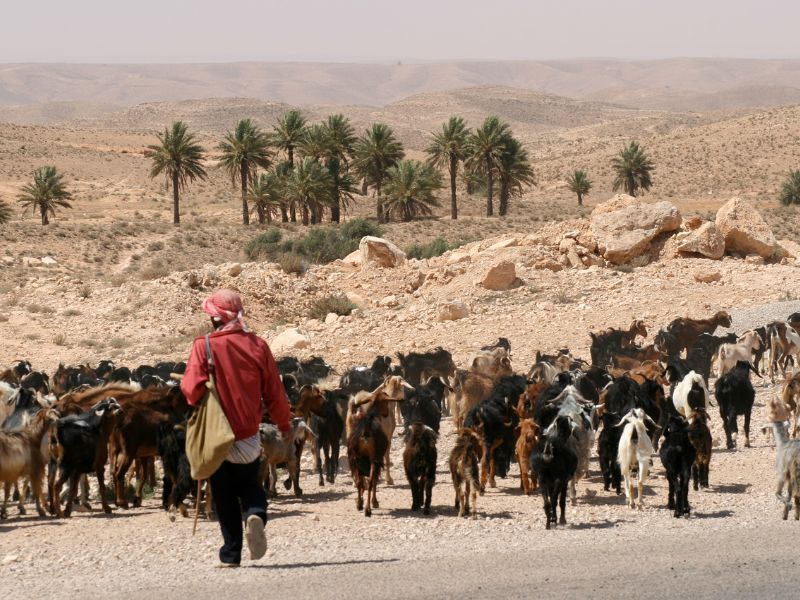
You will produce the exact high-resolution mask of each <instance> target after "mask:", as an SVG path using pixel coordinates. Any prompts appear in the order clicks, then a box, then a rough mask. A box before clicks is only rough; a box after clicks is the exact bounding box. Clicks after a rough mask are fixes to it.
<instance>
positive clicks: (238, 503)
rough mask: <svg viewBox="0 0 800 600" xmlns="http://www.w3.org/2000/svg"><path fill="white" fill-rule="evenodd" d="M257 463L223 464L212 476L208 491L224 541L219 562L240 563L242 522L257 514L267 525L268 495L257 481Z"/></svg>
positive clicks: (256, 461) (242, 535) (226, 462)
mask: <svg viewBox="0 0 800 600" xmlns="http://www.w3.org/2000/svg"><path fill="white" fill-rule="evenodd" d="M260 463H261V461H260V460H255V461H253V462H251V463H248V464H246V465H237V464H234V463H229V462H228V461H225V462H224V463H222V466H221V467H220V468H219V469H217V472H216V473H214V474H213V475H212V476H211V492H212V493H213V494H214V508H215V510H216V512H217V519H218V520H219V528H220V529H221V530H222V539H223V541H224V543H223V545H222V548H220V549H219V559H220V561H222V562H224V563H235V564H237V565H238V564H239V563H240V562H241V561H242V540H243V537H244V534H243V528H242V522H243V521H244V520H246V519H247V517H249V516H250V515H258V516H259V517H261V519H262V520H263V521H264V523H265V524H266V522H267V494H266V492H265V491H264V488H263V487H262V486H261V485H260V484H259V482H258V467H259V464H260Z"/></svg>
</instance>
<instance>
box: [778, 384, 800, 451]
mask: <svg viewBox="0 0 800 600" xmlns="http://www.w3.org/2000/svg"><path fill="white" fill-rule="evenodd" d="M781 398H782V399H783V404H784V406H785V407H786V409H787V410H788V411H789V420H790V422H791V423H792V437H793V438H796V437H797V430H798V421H800V411H798V407H800V372H798V373H795V374H794V375H793V376H792V377H790V378H789V379H787V380H786V382H785V383H784V384H783V392H782V394H781Z"/></svg>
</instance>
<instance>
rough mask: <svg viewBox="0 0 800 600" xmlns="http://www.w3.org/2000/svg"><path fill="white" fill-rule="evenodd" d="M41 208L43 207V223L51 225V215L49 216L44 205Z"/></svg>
mask: <svg viewBox="0 0 800 600" xmlns="http://www.w3.org/2000/svg"><path fill="white" fill-rule="evenodd" d="M39 208H41V209H42V225H43V226H44V225H50V217H48V216H47V210H46V209H45V207H44V206H40V207H39Z"/></svg>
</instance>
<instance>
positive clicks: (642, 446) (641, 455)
mask: <svg viewBox="0 0 800 600" xmlns="http://www.w3.org/2000/svg"><path fill="white" fill-rule="evenodd" d="M645 421H648V422H650V423H652V424H653V425H654V426H655V423H653V420H652V419H651V418H650V417H648V416H647V415H646V414H645V412H644V411H643V410H642V409H641V408H632V409H631V410H630V411H629V412H628V414H626V415H625V416H624V417H622V419H620V422H619V425H617V427H622V426H623V425H624V426H625V429H623V430H622V435H621V436H620V438H619V447H618V449H617V462H618V463H619V469H620V471H621V472H622V475H623V477H624V478H625V498H626V499H627V501H628V505H629V506H630V507H631V508H634V507H635V506H637V505H638V507H639V509H640V510H641V508H642V496H643V494H644V480H645V479H647V475H648V473H649V472H650V457H651V456H652V455H653V452H654V450H653V443H652V442H651V441H650V436H649V435H648V434H647V428H646V427H645ZM633 469H638V472H637V475H636V479H637V483H638V488H639V493H638V496H637V498H636V502H634V499H633V478H632V470H633Z"/></svg>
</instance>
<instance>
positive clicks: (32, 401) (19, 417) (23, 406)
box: [0, 387, 42, 429]
mask: <svg viewBox="0 0 800 600" xmlns="http://www.w3.org/2000/svg"><path fill="white" fill-rule="evenodd" d="M7 402H8V403H9V404H13V406H14V408H13V410H12V412H11V414H10V415H8V417H6V419H5V421H3V422H2V423H0V429H22V428H23V427H25V426H26V425H27V424H28V423H29V422H30V420H31V419H32V418H33V417H34V416H35V415H36V413H38V412H39V411H40V410H42V405H41V404H39V402H38V400H37V399H36V395H35V394H34V393H33V392H32V391H31V390H29V389H27V388H24V387H19V388H16V389H15V390H14V393H13V394H12V395H11V396H10V397H9V398H8V399H7Z"/></svg>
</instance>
